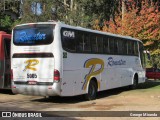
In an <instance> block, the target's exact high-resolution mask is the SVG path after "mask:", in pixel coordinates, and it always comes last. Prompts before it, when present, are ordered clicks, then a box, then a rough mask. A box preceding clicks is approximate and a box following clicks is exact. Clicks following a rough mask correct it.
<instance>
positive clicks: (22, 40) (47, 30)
mask: <svg viewBox="0 0 160 120" xmlns="http://www.w3.org/2000/svg"><path fill="white" fill-rule="evenodd" d="M53 29H54V25H51V24H34V25H24V26H18V27H16V28H15V29H14V31H13V43H14V44H15V45H24V46H25V45H46V44H51V43H52V42H53Z"/></svg>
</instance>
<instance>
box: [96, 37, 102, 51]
mask: <svg viewBox="0 0 160 120" xmlns="http://www.w3.org/2000/svg"><path fill="white" fill-rule="evenodd" d="M97 44H98V53H103V37H101V36H98V37H97Z"/></svg>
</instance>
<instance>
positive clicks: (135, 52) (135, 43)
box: [134, 41, 138, 56]
mask: <svg viewBox="0 0 160 120" xmlns="http://www.w3.org/2000/svg"><path fill="white" fill-rule="evenodd" d="M134 54H135V55H136V56H137V55H138V44H137V41H134Z"/></svg>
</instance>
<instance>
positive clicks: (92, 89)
mask: <svg viewBox="0 0 160 120" xmlns="http://www.w3.org/2000/svg"><path fill="white" fill-rule="evenodd" d="M96 96H97V84H96V82H95V81H93V80H91V81H90V83H89V87H88V93H87V94H85V99H86V100H94V99H96Z"/></svg>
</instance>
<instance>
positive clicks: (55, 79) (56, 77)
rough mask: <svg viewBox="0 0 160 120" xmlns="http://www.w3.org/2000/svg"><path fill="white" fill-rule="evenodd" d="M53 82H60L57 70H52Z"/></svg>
mask: <svg viewBox="0 0 160 120" xmlns="http://www.w3.org/2000/svg"><path fill="white" fill-rule="evenodd" d="M54 81H56V82H59V81H60V73H59V71H58V70H56V69H55V70H54Z"/></svg>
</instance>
